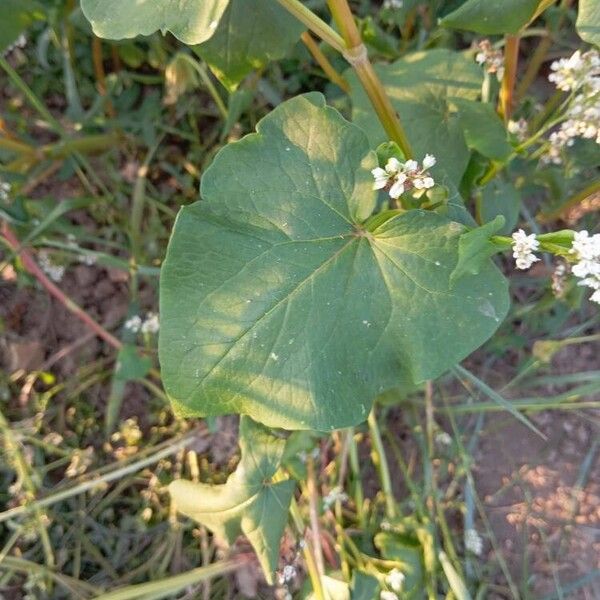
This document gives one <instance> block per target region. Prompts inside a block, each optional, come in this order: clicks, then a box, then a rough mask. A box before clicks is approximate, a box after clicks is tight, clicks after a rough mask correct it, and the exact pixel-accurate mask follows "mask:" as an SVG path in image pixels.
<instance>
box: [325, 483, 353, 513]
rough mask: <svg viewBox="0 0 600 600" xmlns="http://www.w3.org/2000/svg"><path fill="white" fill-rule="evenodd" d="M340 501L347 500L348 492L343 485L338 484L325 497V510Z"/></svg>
mask: <svg viewBox="0 0 600 600" xmlns="http://www.w3.org/2000/svg"><path fill="white" fill-rule="evenodd" d="M338 501H339V502H342V503H344V502H347V501H348V494H346V493H345V492H344V491H343V490H342V488H341V487H339V486H336V487H334V488H333V489H332V490H331V491H330V492H329V494H327V496H325V497H324V498H323V507H324V508H325V510H328V509H330V508H331V507H332V506H333V505H334V504H335V503H336V502H338Z"/></svg>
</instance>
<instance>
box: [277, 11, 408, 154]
mask: <svg viewBox="0 0 600 600" xmlns="http://www.w3.org/2000/svg"><path fill="white" fill-rule="evenodd" d="M277 1H278V2H279V3H280V4H281V5H282V6H283V7H284V8H285V9H286V10H287V11H288V12H290V13H291V14H292V15H294V16H295V17H296V18H297V19H299V20H300V21H301V22H302V23H304V24H305V25H306V26H307V27H308V29H310V31H312V32H313V33H314V34H315V35H317V36H319V37H320V38H321V39H322V40H323V41H325V42H327V43H328V44H329V45H330V46H332V47H333V48H335V49H336V50H337V51H338V52H340V53H341V54H342V55H343V56H344V58H346V60H347V61H348V62H349V63H350V64H351V65H352V67H353V68H354V70H355V72H356V75H357V77H358V80H359V81H360V83H361V85H362V86H363V88H364V90H365V92H366V93H367V96H368V97H369V100H370V101H371V104H372V105H373V108H374V109H375V112H376V113H377V117H378V118H379V120H380V122H381V125H382V126H383V128H384V129H385V132H386V133H387V135H388V137H389V139H390V140H393V141H394V142H396V143H397V144H398V146H400V148H401V149H402V152H403V153H404V155H405V156H406V158H412V156H413V153H412V150H411V148H410V143H409V141H408V137H407V136H406V133H405V132H404V129H403V127H402V124H401V123H400V120H399V119H398V115H397V114H396V111H395V110H394V107H393V106H392V103H391V101H390V99H389V97H388V95H387V94H386V92H385V89H384V87H383V84H382V83H381V80H380V79H379V76H378V75H377V73H376V72H375V69H373V65H372V64H371V61H370V60H369V57H368V54H367V49H366V47H365V45H364V44H363V43H362V38H361V36H360V32H359V31H358V28H357V27H356V23H355V22H354V17H353V16H352V12H351V11H350V7H349V5H348V2H347V1H346V0H328V5H329V8H330V10H331V12H332V15H333V17H334V19H335V20H336V23H337V25H338V27H339V28H340V31H341V32H342V36H343V37H342V36H340V35H339V34H338V33H337V32H336V31H335V30H334V29H332V28H331V27H330V26H329V25H327V23H325V21H323V20H322V19H321V18H320V17H318V16H317V15H315V14H314V13H313V12H312V11H311V10H309V9H308V8H306V7H305V6H304V5H303V4H302V3H301V2H299V0H277Z"/></svg>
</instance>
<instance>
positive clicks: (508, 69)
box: [498, 35, 520, 123]
mask: <svg viewBox="0 0 600 600" xmlns="http://www.w3.org/2000/svg"><path fill="white" fill-rule="evenodd" d="M519 41H520V37H519V36H518V35H507V36H506V38H505V45H504V77H503V78H502V88H501V89H500V105H499V107H498V113H499V114H500V116H501V117H502V118H503V119H504V122H505V123H508V120H509V119H510V116H511V114H512V109H513V102H514V99H513V95H514V89H515V83H516V81H517V64H518V61H519Z"/></svg>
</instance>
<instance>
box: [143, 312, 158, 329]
mask: <svg viewBox="0 0 600 600" xmlns="http://www.w3.org/2000/svg"><path fill="white" fill-rule="evenodd" d="M159 328H160V322H159V320H158V315H157V314H156V313H151V312H149V313H148V314H147V315H146V320H145V321H144V322H143V323H142V326H141V327H140V331H141V332H142V333H157V332H158V330H159Z"/></svg>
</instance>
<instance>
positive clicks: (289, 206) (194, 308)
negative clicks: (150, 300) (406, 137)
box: [159, 94, 508, 431]
mask: <svg viewBox="0 0 600 600" xmlns="http://www.w3.org/2000/svg"><path fill="white" fill-rule="evenodd" d="M432 151H433V152H436V147H435V146H434V147H433V148H432ZM375 164H376V158H375V153H374V152H373V151H371V150H370V149H369V144H368V141H367V138H366V136H365V135H364V133H363V132H362V131H361V130H360V129H359V128H358V127H356V126H355V125H352V124H351V123H348V122H347V121H346V120H345V119H344V118H343V117H342V116H341V115H340V114H339V113H338V112H337V111H335V110H334V109H332V108H329V107H326V106H325V102H324V99H323V97H322V96H321V95H320V94H310V95H307V96H299V97H297V98H294V99H292V100H289V101H287V102H284V103H283V104H281V105H279V106H278V107H277V108H276V109H275V110H274V111H273V112H272V113H271V114H269V115H268V116H267V117H266V118H265V119H263V120H262V121H261V122H260V123H259V125H258V131H257V133H256V134H251V135H249V136H246V137H245V138H244V139H242V140H241V141H239V142H236V143H234V144H230V145H229V146H227V147H226V148H224V149H223V150H222V151H221V152H220V153H219V154H218V156H217V157H216V159H215V161H214V163H213V164H212V166H211V167H210V168H209V169H208V170H207V171H206V173H205V174H204V177H203V180H202V190H201V192H202V197H203V198H204V200H203V201H202V202H199V203H196V204H193V205H191V206H189V207H186V208H184V209H183V210H182V211H181V213H180V215H179V217H178V219H177V222H176V225H175V229H174V232H173V234H172V237H171V241H170V244H169V249H168V251H167V257H166V260H165V263H164V265H163V269H162V275H161V300H160V301H161V333H160V340H159V353H160V361H161V368H162V376H163V382H164V385H165V389H166V390H167V393H168V394H169V396H170V398H171V400H172V402H173V404H174V406H175V408H176V409H178V410H179V411H180V412H181V413H183V414H196V415H214V414H222V413H235V412H239V413H243V414H249V415H252V417H253V418H255V419H257V420H258V421H261V422H263V423H265V424H267V425H270V426H274V427H282V428H284V429H315V430H321V431H322V430H328V429H334V428H339V427H346V426H349V425H354V424H356V423H359V422H361V421H363V420H364V419H365V418H366V416H367V414H368V412H369V409H370V407H371V404H372V401H373V398H374V397H375V396H376V395H377V394H379V393H381V392H383V391H385V390H386V389H389V388H391V387H397V386H398V385H402V383H403V382H405V383H406V382H412V381H423V380H426V379H432V378H434V377H437V376H438V375H440V374H441V373H442V372H444V371H445V370H447V369H448V368H450V367H451V366H452V365H454V364H455V363H456V362H457V361H459V360H461V359H462V358H464V357H465V356H466V355H468V354H469V353H470V352H471V351H473V350H474V349H475V348H477V347H478V346H479V345H480V344H481V343H483V342H484V341H485V340H486V339H487V338H488V337H489V336H490V335H491V334H492V333H493V332H494V331H495V329H496V328H497V327H498V325H499V323H500V321H501V320H502V318H503V317H504V315H505V313H506V311H507V308H508V298H507V291H506V281H505V279H504V278H503V277H502V275H501V274H500V273H499V272H498V271H497V269H496V268H495V267H494V266H493V265H492V263H491V262H489V261H488V262H487V264H486V265H484V266H483V268H482V269H481V271H480V272H479V274H478V275H477V276H476V277H474V276H465V277H462V278H461V279H460V281H458V282H457V283H456V285H455V286H454V287H452V288H451V286H450V274H451V273H452V271H453V270H454V268H455V267H456V264H457V261H458V243H459V239H460V236H461V234H462V233H463V232H464V231H465V229H464V227H463V226H462V225H459V224H458V223H454V222H452V221H450V220H449V219H447V218H445V217H443V216H440V215H437V214H435V213H431V212H425V211H417V210H415V211H408V212H405V213H396V214H394V213H393V212H392V213H390V215H389V216H390V217H391V218H388V220H387V221H384V222H381V219H379V220H378V221H377V222H378V223H379V224H378V225H373V227H372V228H371V230H369V227H368V225H365V224H364V222H365V220H366V219H367V218H368V217H369V215H370V214H371V212H372V211H373V209H374V206H375V192H374V191H373V189H372V185H373V179H372V176H371V173H370V169H372V168H373V167H374V166H375Z"/></svg>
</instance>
